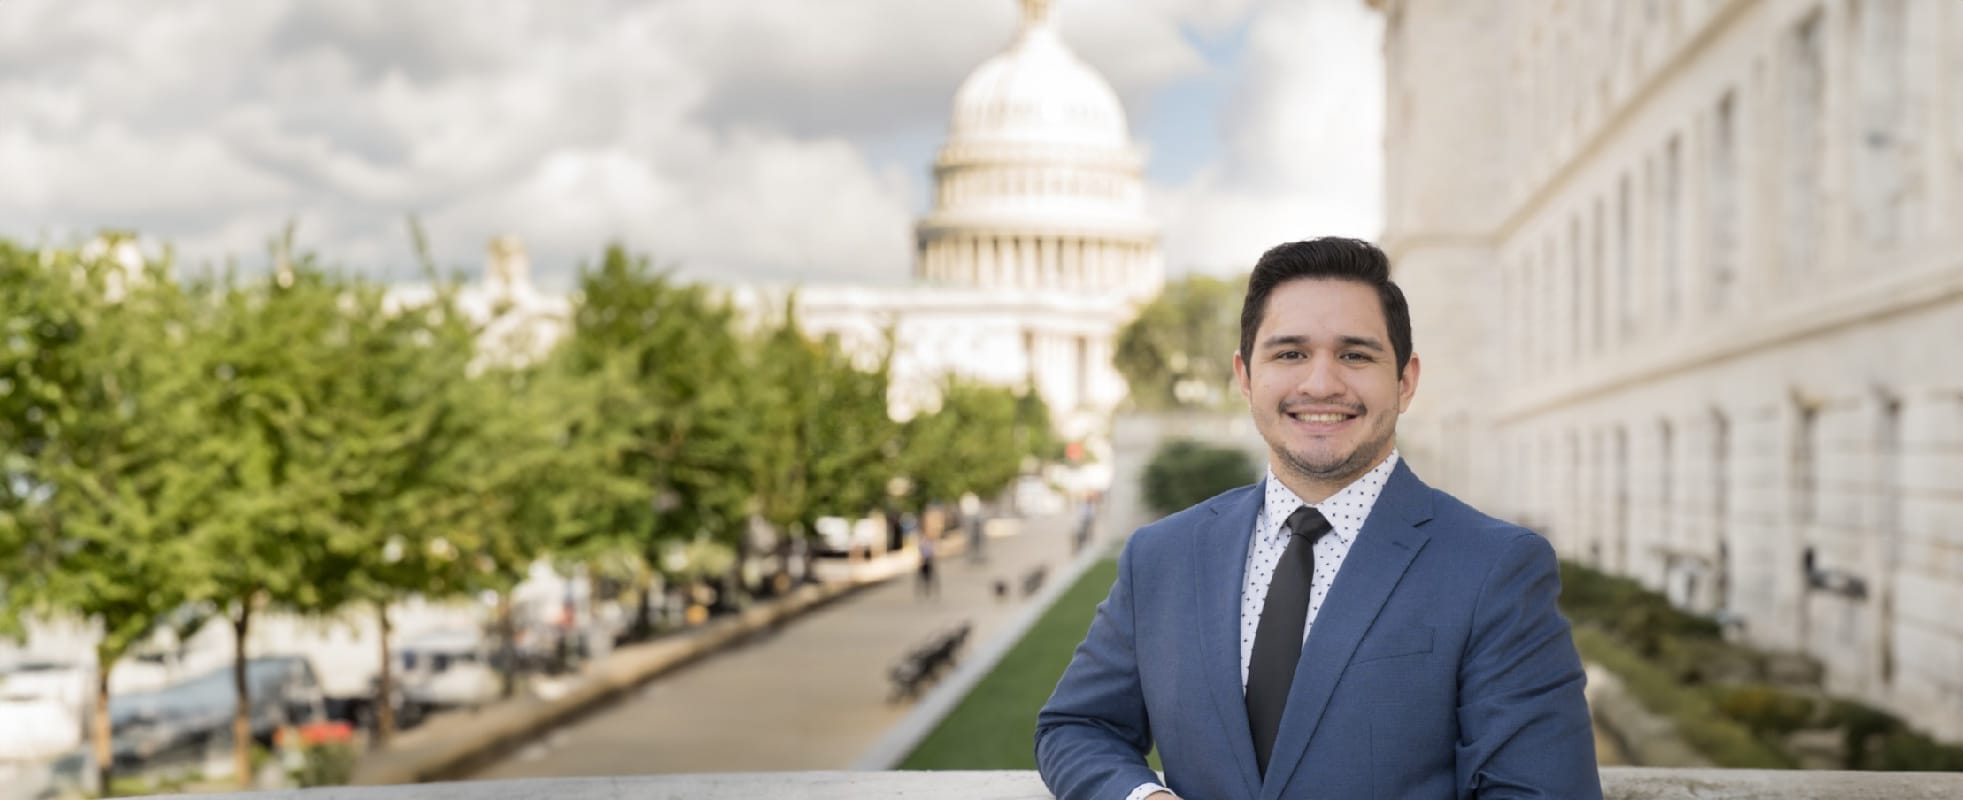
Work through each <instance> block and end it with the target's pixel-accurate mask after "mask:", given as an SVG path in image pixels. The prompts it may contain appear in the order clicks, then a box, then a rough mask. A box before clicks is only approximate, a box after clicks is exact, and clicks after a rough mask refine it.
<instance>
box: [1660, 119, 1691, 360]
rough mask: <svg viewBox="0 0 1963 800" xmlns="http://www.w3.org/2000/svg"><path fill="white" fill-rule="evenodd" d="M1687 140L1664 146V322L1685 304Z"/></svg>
mask: <svg viewBox="0 0 1963 800" xmlns="http://www.w3.org/2000/svg"><path fill="white" fill-rule="evenodd" d="M1683 188H1684V187H1683V139H1682V138H1681V137H1679V136H1674V135H1673V136H1671V137H1670V142H1669V143H1668V144H1666V145H1664V147H1663V195H1662V196H1663V208H1662V209H1661V210H1659V211H1658V212H1657V244H1656V246H1657V250H1658V251H1659V252H1658V255H1659V256H1660V258H1659V259H1658V264H1657V277H1658V278H1660V279H1661V280H1662V281H1663V286H1662V295H1663V297H1662V301H1663V320H1664V321H1665V322H1666V323H1667V322H1674V321H1676V319H1677V316H1678V312H1679V311H1680V310H1681V308H1680V306H1681V304H1682V302H1683V286H1682V283H1683V275H1682V273H1683V237H1682V231H1683V195H1684V192H1683Z"/></svg>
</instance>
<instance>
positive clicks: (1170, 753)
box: [1036, 238, 1601, 800]
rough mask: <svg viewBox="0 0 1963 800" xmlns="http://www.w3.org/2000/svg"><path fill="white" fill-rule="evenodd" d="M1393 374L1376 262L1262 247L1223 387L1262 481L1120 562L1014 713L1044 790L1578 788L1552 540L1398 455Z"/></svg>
mask: <svg viewBox="0 0 1963 800" xmlns="http://www.w3.org/2000/svg"><path fill="white" fill-rule="evenodd" d="M1418 366H1419V365H1418V359H1417V357H1416V356H1414V355H1412V353H1411V319H1410V311H1409V307H1408V306H1407V305H1406V304H1405V301H1404V295H1403V293H1402V291H1400V290H1399V289H1398V288H1397V285H1396V284H1394V283H1392V282H1391V280H1390V264H1389V260H1388V259H1387V258H1386V257H1385V255H1384V253H1383V252H1382V251H1381V250H1378V249H1377V248H1376V247H1374V246H1372V245H1370V244H1369V243H1367V242H1361V241H1357V240H1353V239H1334V238H1325V239H1317V240H1314V241H1308V242H1295V243H1291V244H1284V245H1281V246H1279V247H1276V248H1274V249H1272V250H1269V251H1268V252H1267V253H1266V254H1264V255H1262V257H1261V260H1260V261H1259V262H1258V263H1257V264H1256V265H1255V267H1254V272H1253V274H1252V275H1251V276H1250V277H1249V279H1248V286H1247V299H1246V301H1245V303H1244V304H1243V306H1242V308H1241V342H1240V349H1239V350H1238V351H1237V352H1236V353H1235V354H1234V374H1235V376H1236V378H1237V382H1238V383H1239V385H1240V390H1241V394H1242V395H1243V396H1244V397H1246V398H1247V401H1248V407H1249V410H1250V411H1251V413H1252V415H1253V418H1254V422H1255V427H1257V428H1258V429H1259V430H1260V432H1261V436H1262V438H1263V439H1265V440H1266V441H1267V443H1268V450H1269V459H1268V472H1267V476H1266V478H1265V479H1264V480H1263V481H1262V482H1261V483H1258V484H1256V485H1254V486H1250V487H1244V488H1240V489H1235V490H1232V491H1229V492H1227V493H1226V494H1222V495H1220V496H1218V497H1215V498H1213V499H1211V500H1208V501H1206V502H1203V503H1200V504H1199V505H1196V506H1193V507H1192V508H1189V509H1186V510H1185V511H1181V512H1179V513H1177V514H1174V515H1172V516H1170V517H1167V518H1165V519H1163V520H1160V521H1159V522H1156V523H1153V524H1151V525H1148V526H1146V527H1144V528H1142V529H1140V530H1139V531H1138V532H1137V533H1136V534H1134V535H1133V536H1132V538H1131V540H1130V541H1129V542H1128V543H1127V544H1126V545H1125V549H1124V552H1123V554H1122V555H1121V556H1119V559H1118V579H1117V582H1116V583H1115V584H1114V585H1113V586H1112V587H1111V593H1110V595H1109V596H1108V597H1106V598H1105V600H1104V603H1103V604H1102V605H1100V606H1098V609H1097V617H1096V619H1095V620H1094V621H1093V622H1092V623H1091V628H1090V632H1089V633H1088V634H1086V635H1085V637H1084V642H1083V644H1082V645H1079V646H1078V648H1077V653H1076V655H1075V657H1073V658H1072V659H1071V661H1070V667H1069V669H1068V670H1066V671H1065V672H1064V675H1063V679H1062V680H1060V681H1058V683H1057V687H1056V692H1055V693H1054V694H1053V695H1051V697H1050V701H1049V702H1048V703H1047V704H1045V705H1044V707H1043V710H1042V712H1041V714H1040V715H1039V716H1038V717H1037V725H1036V760H1037V765H1038V767H1039V769H1040V770H1041V772H1042V775H1043V780H1044V782H1045V783H1047V784H1048V785H1049V787H1050V790H1051V791H1053V792H1055V793H1056V794H1057V796H1058V797H1060V798H1063V800H1142V799H1143V798H1148V797H1149V798H1152V800H1165V798H1171V797H1182V798H1188V799H1189V800H1227V799H1228V798H1262V799H1263V800H1280V798H1308V797H1313V798H1337V799H1338V800H1348V799H1349V798H1373V797H1374V798H1467V797H1478V798H1516V797H1521V798H1524V797H1532V798H1558V799H1559V800H1589V799H1591V798H1599V797H1601V784H1600V779H1599V777H1598V775H1597V773H1596V768H1595V746H1594V739H1593V737H1592V736H1591V733H1590V731H1591V728H1590V726H1589V720H1588V706H1587V702H1586V701H1585V700H1584V699H1583V698H1582V683H1583V677H1582V671H1581V662H1580V659H1579V658H1578V657H1577V656H1576V653H1575V649H1574V642H1573V639H1572V637H1571V635H1570V632H1569V628H1568V623H1567V621H1566V620H1564V619H1563V618H1562V617H1561V615H1560V613H1559V612H1558V611H1557V610H1556V609H1555V603H1554V601H1555V596H1556V595H1557V594H1558V593H1559V592H1560V579H1559V574H1558V571H1557V568H1556V565H1555V559H1554V551H1553V549H1552V548H1551V547H1550V546H1549V545H1548V543H1547V540H1545V539H1543V538H1541V537H1540V536H1538V535H1536V534H1534V533H1533V532H1531V531H1528V530H1525V529H1523V528H1520V527H1519V526H1516V525H1512V524H1509V523H1506V522H1502V521H1499V520H1496V519H1493V518H1492V517H1488V516H1486V515H1484V514H1481V513H1480V512H1478V511H1477V510H1474V509H1473V508H1471V507H1470V506H1467V505H1466V504H1464V503H1462V502H1459V501H1458V500H1457V499H1454V498H1453V497H1451V496H1450V495H1447V494H1445V493H1444V492H1441V491H1438V490H1436V489H1433V488H1431V487H1429V486H1426V485H1425V484H1424V483H1423V482H1422V481H1420V480H1418V477H1417V475H1415V474H1413V473H1412V471H1411V468H1410V467H1409V466H1407V465H1405V464H1404V463H1403V461H1402V460H1401V459H1400V458H1399V456H1398V453H1397V450H1396V437H1395V434H1396V427H1397V415H1398V414H1399V413H1400V412H1402V411H1405V410H1406V409H1408V408H1409V407H1410V404H1411V397H1412V395H1413V394H1414V393H1415V392H1416V391H1417V388H1418ZM1154 744H1156V745H1157V746H1158V749H1159V755H1160V757H1161V759H1162V760H1163V763H1164V765H1165V777H1164V783H1163V784H1161V783H1160V780H1161V779H1160V777H1159V776H1158V775H1157V774H1155V773H1153V771H1152V770H1151V769H1150V768H1149V767H1147V766H1146V761H1145V757H1146V753H1147V752H1148V751H1149V750H1151V748H1152V747H1153V745H1154Z"/></svg>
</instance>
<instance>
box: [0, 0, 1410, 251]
mask: <svg viewBox="0 0 1963 800" xmlns="http://www.w3.org/2000/svg"><path fill="white" fill-rule="evenodd" d="M1018 13H1019V12H1018V10H1017V4H1016V3H1015V2H1014V0H654V1H653V2H625V1H624V0H621V1H618V2H609V1H608V0H553V2H516V1H511V2H507V1H505V0H266V1H264V2H261V1H258V0H254V1H252V2H244V1H242V0H157V1H156V2H143V3H136V2H127V0H0V236H5V237H11V238H15V239H19V240H26V241H29V242H49V243H55V244H67V243H72V242H75V241H77V240H78V239H80V238H82V237H85V236H87V235H89V234H90V233H92V232H94V231H97V230H100V229H103V228H120V229H134V230H137V231H139V232H141V233H142V234H143V235H144V236H145V238H146V240H148V241H150V242H151V243H152V246H158V245H160V244H161V243H163V242H169V243H171V244H172V245H173V246H174V247H175V248H176V250H177V252H178V254H179V258H180V261H183V262H188V266H189V267H191V268H195V267H196V266H197V265H199V264H212V263H218V262H221V261H223V260H225V259H227V258H228V257H230V258H236V259H237V262H238V263H239V265H240V266H241V267H242V268H245V269H256V268H261V267H262V265H263V264H264V262H265V260H266V258H265V251H266V242H267V241H268V239H269V238H270V237H272V236H273V235H274V234H276V233H277V232H278V231H279V230H280V229H281V228H282V227H283V226H284V225H285V224H286V223H287V221H289V220H292V221H294V222H296V223H297V225H298V229H297V230H298V240H299V243H300V245H301V246H302V247H303V248H305V249H309V250H312V251H314V252H316V253H318V254H320V255H321V256H322V257H324V258H325V259H326V260H327V261H328V262H329V263H333V264H338V265H343V266H345V267H347V268H350V269H354V270H358V271H361V272H365V273H368V274H371V275H376V276H381V277H384V278H387V279H392V280H394V279H406V278H407V277H408V276H410V275H411V274H412V273H413V271H414V270H413V267H412V263H413V257H412V254H411V249H410V246H409V239H408V236H407V235H406V234H405V224H404V221H405V219H407V217H408V216H409V215H411V214H414V215H416V216H417V217H418V218H420V219H421V220H422V221H423V224H424V226H425V228H426V229H427V231H428V232H429V235H430V239H431V243H432V245H433V246H434V249H435V252H436V255H437V257H438V260H439V261H440V262H442V263H444V264H445V265H449V266H455V267H460V268H468V269H472V270H474V269H476V268H477V267H478V266H479V264H480V263H481V261H482V253H483V251H484V246H485V243H486V242H487V241H488V240H489V239H490V237H492V236H494V235H497V234H500V233H507V232H508V233H515V234H518V235H519V236H521V237H522V238H523V239H524V240H525V242H526V244H527V246H528V247H529V249H530V251H531V254H532V260H533V269H534V272H535V274H536V275H537V276H538V278H539V279H540V280H541V282H543V283H546V284H548V285H550V286H554V287H565V286H568V285H570V282H571V276H572V275H574V274H576V270H577V269H578V266H579V265H580V264H581V263H582V262H584V261H590V260H591V259H592V258H593V257H594V256H595V254H597V252H598V251H599V250H600V248H601V247H602V246H603V245H604V243H605V242H607V241H609V240H620V241H623V242H625V243H627V244H628V245H629V246H630V247H632V248H633V249H635V250H637V251H640V252H644V253H647V254H650V255H652V256H653V257H654V258H655V259H656V260H657V261H659V262H662V263H669V264H674V265H678V266H679V267H681V268H682V270H683V271H684V273H685V274H691V275H695V276H700V277H709V278H714V279H719V280H761V281H772V282H776V281H803V282H837V281H853V282H864V283H876V284H891V283H899V282H904V281H905V280H906V276H907V273H908V269H909V264H908V259H909V256H910V253H911V247H910V244H909V241H910V236H911V233H910V226H911V223H912V219H913V218H914V217H915V216H917V215H918V214H920V213H921V212H922V211H923V210H925V206H926V202H927V191H928V188H929V185H930V182H929V173H928V169H929V165H930V163H931V161H932V159H933V156H934V152H935V149H936V148H937V147H938V146H939V143H940V140H941V138H942V136H943V134H944V133H945V131H946V127H947V117H948V113H949V111H950V107H951V101H952V98H953V95H954V92H955V89H956V88H957V87H958V86H959V85H960V83H961V80H962V78H963V77H965V76H966V75H967V74H968V72H969V71H970V70H972V69H973V68H974V67H975V66H977V65H978V64H980V63H981V62H982V61H983V60H984V59H986V58H987V57H988V56H990V55H992V54H993V53H995V52H997V51H999V50H1001V49H1002V48H1003V47H1004V46H1005V45H1006V44H1007V43H1008V42H1009V41H1010V39H1011V38H1012V37H1013V35H1014V31H1015V29H1016V26H1017V21H1016V20H1017V16H1018ZM1057 15H1058V19H1059V23H1060V25H1061V27H1062V29H1063V35H1064V38H1065V40H1066V41H1067V42H1069V43H1070V44H1071V46H1072V47H1073V48H1074V49H1075V50H1077V52H1078V53H1079V54H1080V55H1081V56H1083V58H1084V59H1085V60H1086V61H1088V62H1089V63H1090V64H1091V65H1093V66H1094V67H1096V68H1097V69H1098V70H1099V71H1101V72H1102V73H1103V74H1104V75H1105V76H1106V77H1107V78H1108V79H1109V80H1110V81H1111V83H1112V85H1113V86H1114V87H1115V88H1116V89H1117V91H1118V93H1119V96H1120V97H1121V98H1122V99H1123V101H1124V103H1125V107H1126V110H1127V113H1128V114H1129V115H1130V123H1131V128H1132V133H1133V136H1134V138H1136V139H1137V140H1138V141H1139V142H1140V143H1141V144H1142V145H1144V146H1145V147H1146V149H1147V152H1148V154H1149V158H1150V161H1149V164H1150V166H1149V167H1148V176H1147V177H1148V184H1149V195H1150V198H1151V199H1150V205H1151V210H1152V212H1153V214H1154V216H1155V217H1157V218H1158V219H1159V220H1160V221H1161V222H1162V223H1163V225H1164V227H1165V250H1166V258H1167V264H1168V267H1169V269H1170V270H1171V271H1172V272H1173V273H1174V274H1178V273H1183V272H1188V271H1223V270H1226V269H1229V268H1235V267H1239V268H1245V266H1246V265H1247V264H1248V263H1250V262H1251V261H1252V259H1253V257H1254V256H1255V255H1258V254H1259V253H1260V251H1261V250H1262V249H1263V248H1265V247H1266V246H1267V245H1269V244H1273V243H1275V242H1278V241H1282V240H1284V239H1289V238H1301V237H1303V236H1307V235H1315V234H1323V233H1343V234H1351V235H1363V236H1373V235H1375V234H1376V233H1377V231H1378V228H1379V220H1380V218H1381V210H1380V206H1381V202H1382V201H1381V198H1382V191H1381V187H1380V185H1379V184H1380V180H1381V179H1380V176H1381V173H1382V169H1381V161H1382V158H1381V154H1380V152H1379V142H1380V138H1381V129H1382V122H1381V119H1382V114H1383V111H1382V108H1383V103H1382V91H1381V81H1382V67H1381V65H1380V58H1379V54H1380V42H1381V28H1382V26H1381V23H1380V22H1379V21H1378V19H1377V18H1376V16H1375V15H1374V13H1373V12H1371V11H1369V10H1368V9H1367V7H1366V6H1365V3H1364V0H1061V1H1060V2H1059V3H1058V12H1057Z"/></svg>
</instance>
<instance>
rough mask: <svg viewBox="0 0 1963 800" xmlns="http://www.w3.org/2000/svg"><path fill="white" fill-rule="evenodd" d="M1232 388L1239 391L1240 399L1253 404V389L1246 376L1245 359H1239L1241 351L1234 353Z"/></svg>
mask: <svg viewBox="0 0 1963 800" xmlns="http://www.w3.org/2000/svg"><path fill="white" fill-rule="evenodd" d="M1234 386H1236V387H1238V388H1239V389H1240V390H1241V399H1242V400H1246V401H1248V402H1250V403H1252V402H1254V387H1253V385H1252V384H1251V383H1250V378H1249V376H1248V374H1247V359H1244V358H1241V351H1239V350H1235V351H1234Z"/></svg>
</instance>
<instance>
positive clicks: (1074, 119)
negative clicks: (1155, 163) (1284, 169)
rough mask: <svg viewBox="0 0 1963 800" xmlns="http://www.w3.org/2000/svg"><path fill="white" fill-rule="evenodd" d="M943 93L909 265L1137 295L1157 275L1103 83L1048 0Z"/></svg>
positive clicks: (1129, 159)
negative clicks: (927, 200)
mask: <svg viewBox="0 0 1963 800" xmlns="http://www.w3.org/2000/svg"><path fill="white" fill-rule="evenodd" d="M1021 3H1022V29H1021V31H1019V32H1018V33H1017V34H1016V37H1015V39H1014V40H1013V41H1012V42H1011V43H1010V44H1009V47H1008V49H1007V50H1005V51H1003V52H1002V53H1000V54H997V55H996V56H995V57H993V58H990V59H989V60H987V61H985V62H983V63H982V65H981V66H980V67H977V68H976V69H975V71H974V73H973V74H971V75H969V76H968V79H967V80H966V81H964V82H962V84H961V89H960V91H959V92H957V93H956V95H955V99H954V115H953V117H952V119H951V120H950V122H949V125H948V137H947V143H946V145H945V146H943V147H942V148H941V151H940V156H939V157H938V158H937V159H935V161H934V208H933V210H932V211H931V212H930V213H929V214H928V215H927V217H926V218H925V219H922V220H921V221H920V224H919V226H918V229H917V244H918V247H917V252H916V254H915V268H914V273H915V275H916V276H917V277H919V278H921V279H923V280H925V281H927V282H929V283H935V284H942V285H950V286H969V287H975V288H982V289H1015V290H1026V291H1040V292H1050V291H1056V290H1065V291H1073V292H1078V293H1082V294H1085V295H1089V296H1102V297H1116V298H1123V299H1125V300H1129V301H1141V300H1145V299H1149V298H1151V297H1152V296H1154V295H1156V294H1157V293H1158V291H1159V288H1160V286H1161V285H1162V284H1163V283H1164V272H1165V269H1164V265H1163V263H1162V261H1161V258H1160V255H1159V234H1158V226H1157V225H1156V224H1154V223H1153V222H1152V221H1151V219H1150V218H1148V217H1147V216H1146V214H1145V211H1144V204H1145V203H1144V198H1145V189H1144V167H1145V159H1144V156H1143V154H1142V153H1140V152H1139V149H1138V148H1137V147H1135V146H1134V145H1133V144H1132V142H1131V136H1130V133H1129V132H1128V131H1127V129H1126V124H1125V110H1124V106H1123V105H1121V104H1120V103H1119V102H1118V95H1117V93H1116V92H1113V91H1111V85H1110V84H1109V83H1108V82H1106V81H1105V80H1104V77H1103V76H1101V75H1099V74H1098V73H1097V71H1096V70H1094V69H1092V68H1091V67H1090V65H1088V64H1085V63H1084V61H1083V60H1082V59H1079V58H1078V57H1077V56H1076V54H1075V53H1072V52H1070V48H1069V47H1068V46H1066V45H1065V44H1064V42H1063V38H1062V36H1061V35H1059V34H1058V32H1057V29H1056V23H1055V21H1054V20H1053V19H1052V17H1051V13H1050V12H1051V2H1050V0H1021Z"/></svg>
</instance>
